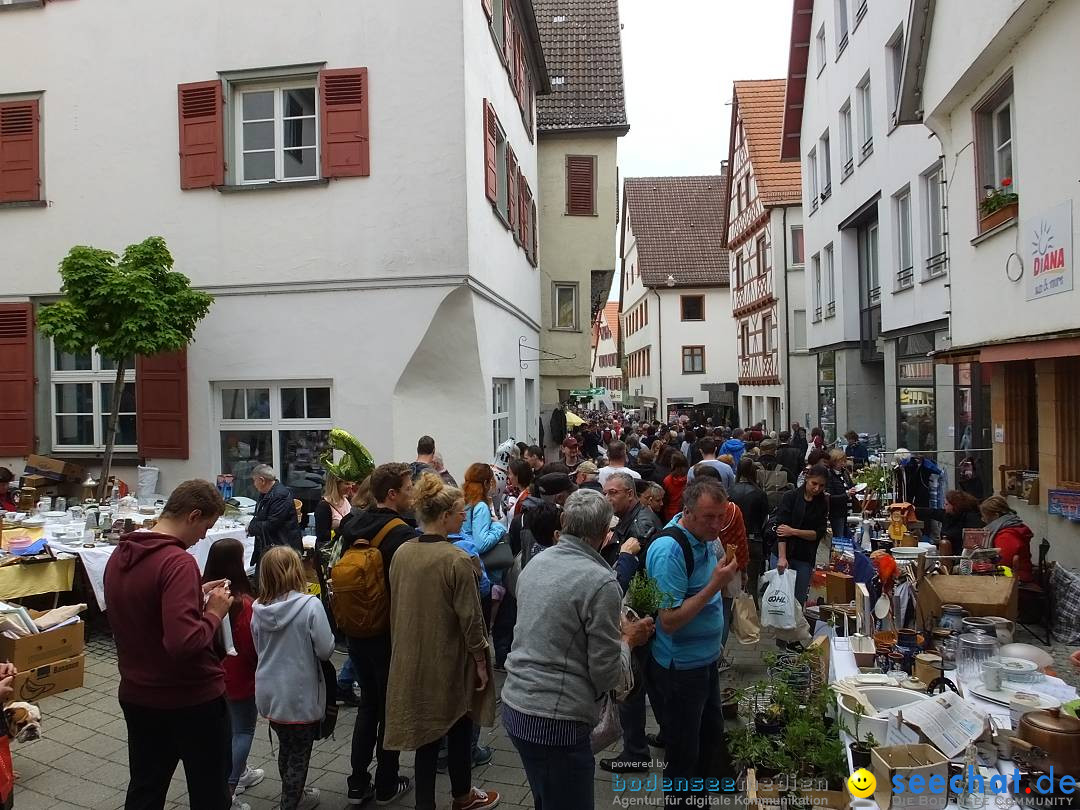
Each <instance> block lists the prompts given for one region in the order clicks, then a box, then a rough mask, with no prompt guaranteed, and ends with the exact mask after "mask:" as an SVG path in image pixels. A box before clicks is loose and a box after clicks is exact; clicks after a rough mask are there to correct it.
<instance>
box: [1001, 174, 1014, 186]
mask: <svg viewBox="0 0 1080 810" xmlns="http://www.w3.org/2000/svg"><path fill="white" fill-rule="evenodd" d="M1011 185H1012V178H1011V177H1003V178H1002V179H1001V186H1002V188H1008V187H1009V186H1011Z"/></svg>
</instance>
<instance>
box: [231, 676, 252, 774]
mask: <svg viewBox="0 0 1080 810" xmlns="http://www.w3.org/2000/svg"><path fill="white" fill-rule="evenodd" d="M229 718H230V719H231V721H232V773H230V774H229V787H230V788H235V787H236V783H237V782H239V781H240V777H241V775H242V774H243V773H244V769H245V768H247V758H248V753H249V752H250V751H251V741H252V740H253V739H255V724H256V723H257V722H258V720H259V712H258V710H257V709H256V708H255V698H253V697H250V698H248V699H247V700H230V701H229Z"/></svg>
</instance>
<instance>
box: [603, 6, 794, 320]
mask: <svg viewBox="0 0 1080 810" xmlns="http://www.w3.org/2000/svg"><path fill="white" fill-rule="evenodd" d="M791 10H792V0H749V1H747V0H666V2H664V1H663V0H619V14H620V17H621V20H622V24H623V32H622V45H623V72H624V79H625V81H626V106H627V115H628V116H629V119H630V134H629V135H627V136H626V137H625V138H622V139H621V140H620V141H619V177H620V178H626V177H647V176H652V175H687V174H718V173H719V172H720V162H721V161H723V160H727V152H728V131H729V128H730V126H731V107H730V105H729V102H730V101H731V85H732V82H734V81H735V80H736V79H781V78H784V77H785V76H786V75H787V63H788V43H789V41H790V37H791ZM617 252H618V236H617V235H616V253H617ZM618 263H619V262H618V260H616V278H615V282H614V283H613V284H612V287H611V290H612V291H611V294H610V300H617V299H618V297H619V273H618Z"/></svg>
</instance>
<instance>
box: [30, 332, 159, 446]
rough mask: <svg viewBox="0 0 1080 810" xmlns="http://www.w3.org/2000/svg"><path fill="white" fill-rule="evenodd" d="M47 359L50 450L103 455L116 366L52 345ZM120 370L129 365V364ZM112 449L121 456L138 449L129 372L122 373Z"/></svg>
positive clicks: (97, 356)
mask: <svg viewBox="0 0 1080 810" xmlns="http://www.w3.org/2000/svg"><path fill="white" fill-rule="evenodd" d="M51 354H52V368H51V373H50V382H51V386H50V388H51V390H52V415H53V450H54V451H57V452H59V451H63V452H80V451H85V452H101V451H104V450H105V443H106V438H107V433H108V427H109V414H110V413H111V412H112V395H113V386H115V385H116V364H115V363H114V362H113V361H111V360H108V359H106V358H104V357H102V356H101V355H100V354H98V353H97V351H96V350H95V351H92V352H89V353H80V354H69V353H67V352H62V351H60V350H59V349H57V348H56V347H55V346H52V351H51ZM125 365H126V366H127V365H133V363H132V361H130V360H129V361H128V362H127V363H125ZM115 449H116V450H117V451H119V452H121V453H126V452H131V453H134V452H136V451H137V450H138V437H137V436H136V434H135V369H134V367H132V368H126V369H125V370H124V390H123V392H122V393H121V395H120V417H119V423H118V426H117V433H116V444H115Z"/></svg>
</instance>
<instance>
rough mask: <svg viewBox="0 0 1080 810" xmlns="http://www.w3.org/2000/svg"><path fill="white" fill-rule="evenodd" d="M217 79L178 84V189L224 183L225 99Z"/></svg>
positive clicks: (206, 186) (208, 186)
mask: <svg viewBox="0 0 1080 810" xmlns="http://www.w3.org/2000/svg"><path fill="white" fill-rule="evenodd" d="M223 92H224V91H223V90H222V87H221V82H220V81H212V82H192V83H190V84H181V85H180V86H179V88H178V94H179V97H180V102H179V103H180V188H183V189H189V188H213V187H214V186H223V185H225V99H224V95H223Z"/></svg>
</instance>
